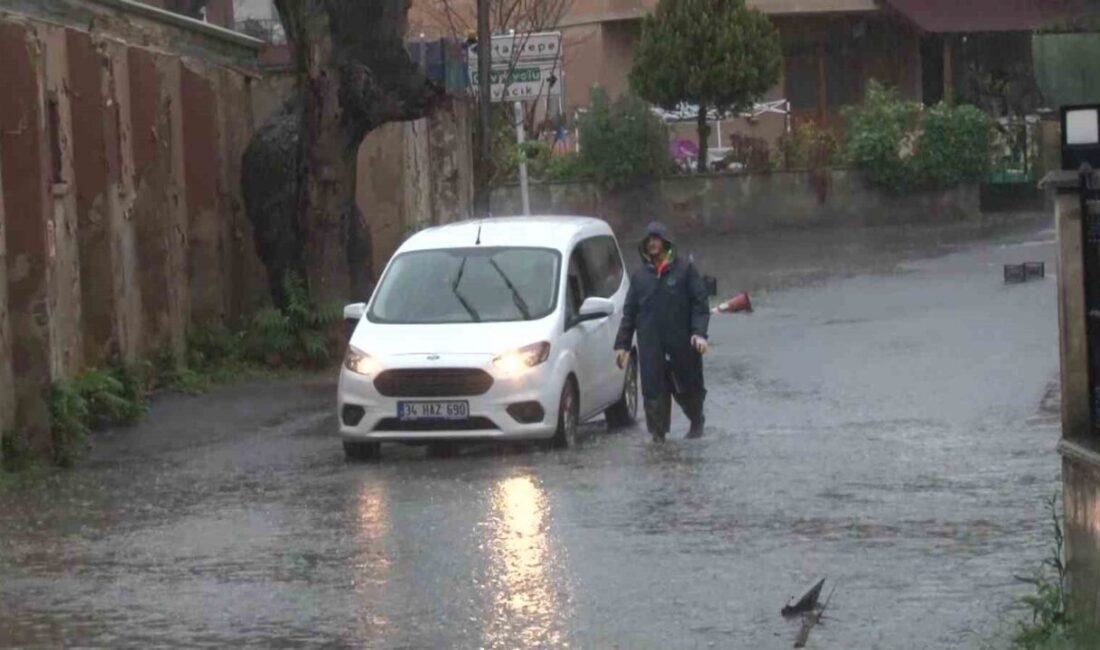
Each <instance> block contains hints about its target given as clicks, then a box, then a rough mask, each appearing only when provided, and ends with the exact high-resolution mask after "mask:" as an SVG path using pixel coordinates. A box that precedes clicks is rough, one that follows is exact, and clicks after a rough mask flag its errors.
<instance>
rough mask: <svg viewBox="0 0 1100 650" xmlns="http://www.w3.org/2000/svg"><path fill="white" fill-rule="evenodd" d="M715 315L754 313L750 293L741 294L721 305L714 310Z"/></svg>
mask: <svg viewBox="0 0 1100 650" xmlns="http://www.w3.org/2000/svg"><path fill="white" fill-rule="evenodd" d="M712 311H713V312H714V313H715V314H736V313H737V312H741V311H743V312H748V313H750V314H751V313H752V301H751V300H749V294H748V292H744V291H743V292H741V293H739V294H737V295H736V296H734V297H732V298H730V299H729V300H727V301H726V302H723V303H721V304H719V305H718V306H717V307H715V308H714V309H713V310H712Z"/></svg>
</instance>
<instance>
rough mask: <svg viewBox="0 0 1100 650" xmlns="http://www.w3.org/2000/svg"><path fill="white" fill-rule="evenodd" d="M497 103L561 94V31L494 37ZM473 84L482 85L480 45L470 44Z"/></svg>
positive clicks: (493, 55) (494, 97) (493, 94)
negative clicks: (478, 47) (478, 49)
mask: <svg viewBox="0 0 1100 650" xmlns="http://www.w3.org/2000/svg"><path fill="white" fill-rule="evenodd" d="M492 47H493V51H492V57H491V58H492V78H491V83H492V89H491V95H492V98H493V101H494V102H505V101H508V102H514V101H531V100H534V99H538V98H540V97H560V96H561V87H562V83H561V34H560V33H558V32H545V33H538V34H505V35H501V36H494V37H493V45H492ZM467 61H468V64H469V73H470V84H471V85H472V86H473V87H474V88H475V90H476V88H477V86H478V82H479V80H480V79H479V77H480V75H479V74H478V65H477V64H478V57H477V45H474V46H472V47H470V50H469V52H468V56H467Z"/></svg>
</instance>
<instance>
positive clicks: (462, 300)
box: [451, 257, 481, 323]
mask: <svg viewBox="0 0 1100 650" xmlns="http://www.w3.org/2000/svg"><path fill="white" fill-rule="evenodd" d="M466 260H467V258H465V257H463V258H462V263H461V264H459V265H458V273H457V274H456V275H455V281H454V282H452V283H451V291H452V292H453V293H454V295H455V298H458V302H459V304H460V305H462V308H463V309H465V310H466V313H467V314H469V315H470V318H471V319H473V321H474V322H475V323H479V322H481V316H479V315H478V313H477V311H475V310H474V308H473V307H471V306H470V303H469V301H467V300H466V298H465V297H463V295H462V294H461V293H460V292H459V290H458V283H459V282H462V274H463V273H465V272H466Z"/></svg>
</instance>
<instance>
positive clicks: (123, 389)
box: [70, 368, 145, 430]
mask: <svg viewBox="0 0 1100 650" xmlns="http://www.w3.org/2000/svg"><path fill="white" fill-rule="evenodd" d="M70 385H71V388H72V389H73V390H74V391H75V392H76V393H77V394H78V395H79V396H80V398H81V399H83V400H84V408H85V413H86V424H87V426H88V428H90V429H93V430H94V429H103V428H105V427H111V426H119V425H131V424H135V423H136V422H137V421H138V420H140V419H141V418H142V416H144V415H145V400H144V396H142V395H140V394H138V393H137V391H135V390H133V389H132V388H130V387H128V382H124V381H123V380H122V379H120V377H119V376H118V375H117V374H116V373H115V372H112V371H111V370H101V369H98V368H89V369H87V370H85V371H83V372H81V373H80V374H79V375H77V376H76V377H75V378H74V379H73V380H72V382H71V384H70Z"/></svg>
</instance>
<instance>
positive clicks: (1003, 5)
mask: <svg viewBox="0 0 1100 650" xmlns="http://www.w3.org/2000/svg"><path fill="white" fill-rule="evenodd" d="M883 4H884V5H885V6H886V7H888V8H892V9H893V10H894V11H895V12H897V13H898V14H901V15H902V16H903V17H904V18H906V19H908V20H909V21H910V22H912V23H913V24H915V25H916V26H917V27H919V28H920V29H921V30H923V31H925V32H931V33H934V34H952V33H956V34H957V33H972V32H1026V31H1033V30H1036V29H1039V28H1041V27H1044V26H1047V25H1051V24H1055V23H1058V22H1060V21H1063V20H1065V19H1068V18H1074V17H1076V16H1080V15H1082V14H1083V13H1084V10H1083V8H1082V6H1083V3H1082V2H1080V0H883Z"/></svg>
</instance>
